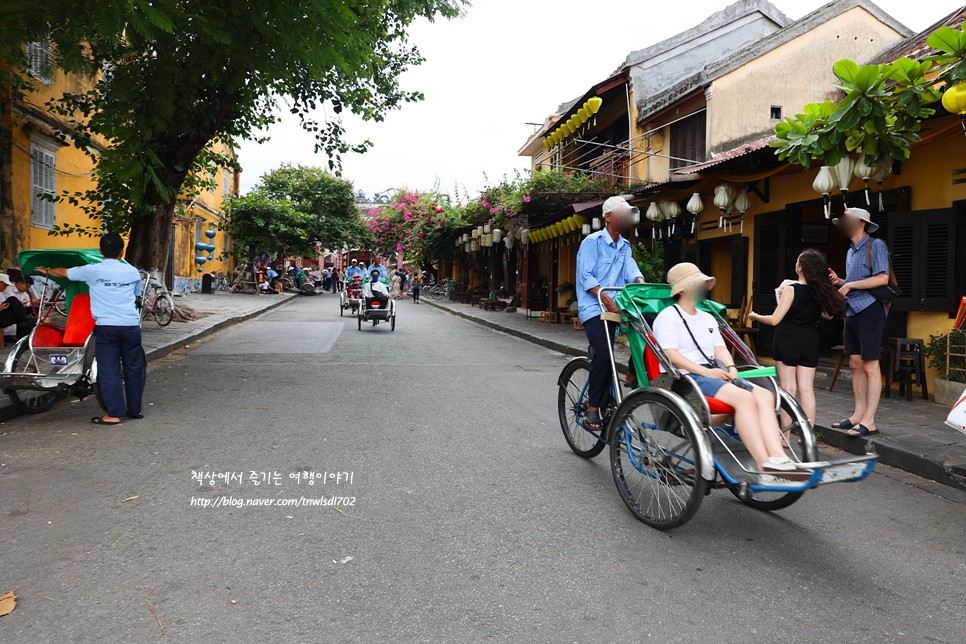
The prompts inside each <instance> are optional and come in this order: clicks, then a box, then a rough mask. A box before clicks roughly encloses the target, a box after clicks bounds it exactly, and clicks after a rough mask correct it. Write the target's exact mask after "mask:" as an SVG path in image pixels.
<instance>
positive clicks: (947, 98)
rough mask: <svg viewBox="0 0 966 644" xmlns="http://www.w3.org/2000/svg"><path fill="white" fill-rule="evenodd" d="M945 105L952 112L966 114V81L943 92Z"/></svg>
mask: <svg viewBox="0 0 966 644" xmlns="http://www.w3.org/2000/svg"><path fill="white" fill-rule="evenodd" d="M943 107H945V108H946V111H947V112H950V113H952V114H959V115H960V116H966V83H959V84H958V85H953V86H952V87H950V88H949V89H947V90H946V91H945V92H944V93H943Z"/></svg>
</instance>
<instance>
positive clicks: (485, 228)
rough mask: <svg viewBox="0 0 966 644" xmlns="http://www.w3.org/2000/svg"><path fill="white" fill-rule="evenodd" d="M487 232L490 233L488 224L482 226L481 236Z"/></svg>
mask: <svg viewBox="0 0 966 644" xmlns="http://www.w3.org/2000/svg"><path fill="white" fill-rule="evenodd" d="M489 232H490V224H483V234H484V235H485V234H487V233H489Z"/></svg>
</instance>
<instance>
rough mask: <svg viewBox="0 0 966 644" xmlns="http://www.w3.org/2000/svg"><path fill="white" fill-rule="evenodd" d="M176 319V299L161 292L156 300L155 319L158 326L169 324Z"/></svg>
mask: <svg viewBox="0 0 966 644" xmlns="http://www.w3.org/2000/svg"><path fill="white" fill-rule="evenodd" d="M172 319H174V300H173V299H172V298H171V296H170V295H168V294H167V293H159V294H158V296H157V298H155V300H154V321H155V322H157V323H158V326H168V325H169V324H171V320H172Z"/></svg>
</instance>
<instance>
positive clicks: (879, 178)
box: [869, 158, 892, 212]
mask: <svg viewBox="0 0 966 644" xmlns="http://www.w3.org/2000/svg"><path fill="white" fill-rule="evenodd" d="M890 172H892V163H891V159H889V158H885V159H883V160H881V161H879V162H878V163H877V164H876V165H875V171H874V172H873V173H872V176H870V177H869V178H870V179H872V180H873V181H875V182H876V183H877V184H878V185H879V211H880V212H881V211H883V210H885V204H884V203H883V202H882V182H883V181H885V178H886V176H888V174H889V173H890Z"/></svg>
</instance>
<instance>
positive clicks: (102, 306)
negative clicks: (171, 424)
mask: <svg viewBox="0 0 966 644" xmlns="http://www.w3.org/2000/svg"><path fill="white" fill-rule="evenodd" d="M100 247H101V255H103V256H104V261H102V262H100V263H98V264H88V265H87V266H74V267H73V268H43V267H38V268H37V271H38V272H40V273H43V274H45V275H50V276H52V277H66V278H67V279H69V280H72V281H75V282H85V283H86V284H87V285H88V287H89V289H90V294H91V315H92V316H93V317H94V322H95V327H94V335H95V338H96V341H95V343H94V356H95V357H96V358H97V381H98V383H100V388H101V395H102V397H103V399H104V404H105V406H106V407H107V413H106V414H105V415H103V416H95V417H94V418H92V419H91V422H93V423H94V424H97V425H117V424H119V423H120V422H121V416H122V415H126V416H127V417H128V418H144V415H143V414H142V413H141V398H142V396H143V394H144V369H145V364H144V349H143V348H142V347H141V316H140V314H139V313H138V308H137V307H138V300H140V296H141V276H140V274H139V273H138V269H136V268H134V267H133V266H131V265H130V264H125V263H122V262H121V261H120V257H121V253H123V252H124V240H123V239H122V238H121V236H120V235H118V234H117V233H108V234H106V235H104V236H103V237H101V243H100ZM122 371H123V373H124V381H123V383H122V381H121V373H122ZM125 395H126V396H125ZM125 397H126V400H125Z"/></svg>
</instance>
